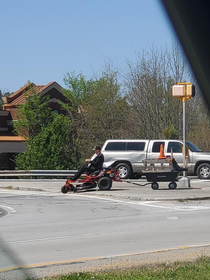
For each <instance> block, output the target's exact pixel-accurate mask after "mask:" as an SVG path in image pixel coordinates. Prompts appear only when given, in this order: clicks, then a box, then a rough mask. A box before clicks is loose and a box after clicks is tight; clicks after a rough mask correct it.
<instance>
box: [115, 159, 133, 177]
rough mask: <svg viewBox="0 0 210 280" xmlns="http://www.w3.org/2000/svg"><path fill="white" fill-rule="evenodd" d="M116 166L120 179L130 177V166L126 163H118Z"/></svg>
mask: <svg viewBox="0 0 210 280" xmlns="http://www.w3.org/2000/svg"><path fill="white" fill-rule="evenodd" d="M116 168H117V170H119V171H120V174H119V176H120V178H121V179H129V178H130V177H131V174H132V172H131V167H130V166H129V165H128V164H126V163H119V164H118V165H117V166H116Z"/></svg>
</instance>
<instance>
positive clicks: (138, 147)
mask: <svg viewBox="0 0 210 280" xmlns="http://www.w3.org/2000/svg"><path fill="white" fill-rule="evenodd" d="M144 147H145V142H128V143H127V151H144Z"/></svg>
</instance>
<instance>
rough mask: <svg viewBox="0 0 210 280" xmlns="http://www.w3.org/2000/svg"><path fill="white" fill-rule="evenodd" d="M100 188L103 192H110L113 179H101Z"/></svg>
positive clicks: (99, 181)
mask: <svg viewBox="0 0 210 280" xmlns="http://www.w3.org/2000/svg"><path fill="white" fill-rule="evenodd" d="M98 187H99V189H100V190H102V191H108V190H110V189H111V187H112V179H110V178H109V177H101V178H100V179H99V180H98Z"/></svg>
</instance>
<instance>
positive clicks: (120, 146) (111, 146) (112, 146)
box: [105, 142, 126, 151]
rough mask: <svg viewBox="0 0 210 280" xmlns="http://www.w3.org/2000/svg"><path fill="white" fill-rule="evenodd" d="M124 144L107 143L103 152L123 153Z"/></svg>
mask: <svg viewBox="0 0 210 280" xmlns="http://www.w3.org/2000/svg"><path fill="white" fill-rule="evenodd" d="M125 148H126V142H109V143H108V144H107V145H106V148H105V151H125Z"/></svg>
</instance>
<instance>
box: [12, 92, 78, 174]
mask: <svg viewBox="0 0 210 280" xmlns="http://www.w3.org/2000/svg"><path fill="white" fill-rule="evenodd" d="M48 100H49V97H46V96H43V95H42V94H39V95H37V94H36V93H32V95H31V96H28V97H26V103H25V104H22V105H20V107H19V114H18V115H19V120H18V121H15V122H14V130H15V132H16V133H17V134H18V135H22V136H24V137H25V138H26V139H27V146H28V150H27V151H26V152H24V153H21V154H18V155H17V156H16V158H15V163H16V166H17V168H18V169H69V168H70V169H72V168H74V167H75V161H76V160H75V150H74V147H73V146H72V143H71V138H70V137H69V136H70V134H71V129H72V127H71V121H70V120H69V118H68V117H67V116H64V115H62V114H60V115H58V114H56V113H55V112H54V111H52V110H51V108H50V107H49V103H48Z"/></svg>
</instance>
